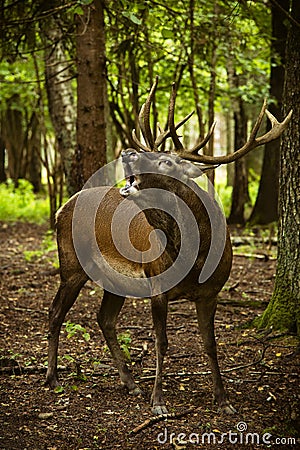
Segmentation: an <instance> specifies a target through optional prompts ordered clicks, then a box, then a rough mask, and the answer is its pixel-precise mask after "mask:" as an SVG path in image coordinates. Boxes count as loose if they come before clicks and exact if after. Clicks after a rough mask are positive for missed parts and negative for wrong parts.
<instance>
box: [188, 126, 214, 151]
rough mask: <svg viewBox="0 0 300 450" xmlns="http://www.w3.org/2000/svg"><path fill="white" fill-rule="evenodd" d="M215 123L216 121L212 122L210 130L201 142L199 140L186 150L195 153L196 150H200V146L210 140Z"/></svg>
mask: <svg viewBox="0 0 300 450" xmlns="http://www.w3.org/2000/svg"><path fill="white" fill-rule="evenodd" d="M216 124H217V122H214V123H213V124H212V126H211V127H210V130H209V132H208V133H207V135H206V136H205V138H204V139H203V140H202V141H201V142H199V144H197V145H195V147H193V148H192V149H191V150H188V152H189V153H197V152H198V150H200V148H203V147H205V146H206V144H207V143H208V141H209V140H210V138H211V136H212V135H213V132H214V130H215V126H216Z"/></svg>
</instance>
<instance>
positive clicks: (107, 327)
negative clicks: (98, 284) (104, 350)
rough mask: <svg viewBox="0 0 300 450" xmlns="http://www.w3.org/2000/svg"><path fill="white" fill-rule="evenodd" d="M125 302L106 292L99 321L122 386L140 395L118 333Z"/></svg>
mask: <svg viewBox="0 0 300 450" xmlns="http://www.w3.org/2000/svg"><path fill="white" fill-rule="evenodd" d="M124 301H125V298H124V297H119V296H118V295H115V294H112V293H110V292H107V291H104V295H103V299H102V302H101V307H100V309H99V312H98V315H97V320H98V324H99V326H100V328H101V330H102V333H103V335H104V337H105V340H106V342H107V345H108V348H109V350H110V352H111V355H112V357H113V360H114V362H115V364H116V367H117V369H118V372H119V375H120V378H121V382H122V384H123V385H125V386H126V387H127V389H128V391H129V393H130V394H133V395H139V394H141V393H142V391H141V389H140V388H139V387H138V386H137V385H136V384H135V382H134V379H133V376H132V375H131V373H130V371H129V369H128V367H127V364H126V360H125V356H124V353H123V352H122V350H121V348H120V345H119V343H118V339H117V333H116V323H117V319H118V315H119V313H120V311H121V309H122V306H123V304H124Z"/></svg>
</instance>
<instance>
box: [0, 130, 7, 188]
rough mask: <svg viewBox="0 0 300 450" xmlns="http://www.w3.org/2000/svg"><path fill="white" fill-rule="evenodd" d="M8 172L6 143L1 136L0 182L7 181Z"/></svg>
mask: <svg viewBox="0 0 300 450" xmlns="http://www.w3.org/2000/svg"><path fill="white" fill-rule="evenodd" d="M5 181H6V173H5V143H4V141H3V139H2V137H1V136H0V183H5Z"/></svg>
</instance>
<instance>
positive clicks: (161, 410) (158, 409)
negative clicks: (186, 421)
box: [151, 405, 168, 416]
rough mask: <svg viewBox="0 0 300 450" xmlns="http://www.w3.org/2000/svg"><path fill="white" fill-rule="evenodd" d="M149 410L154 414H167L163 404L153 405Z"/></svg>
mask: <svg viewBox="0 0 300 450" xmlns="http://www.w3.org/2000/svg"><path fill="white" fill-rule="evenodd" d="M151 411H152V414H153V415H154V416H166V415H167V414H168V410H167V408H166V407H165V405H156V406H153V407H152V409H151Z"/></svg>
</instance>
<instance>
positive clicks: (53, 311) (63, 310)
mask: <svg viewBox="0 0 300 450" xmlns="http://www.w3.org/2000/svg"><path fill="white" fill-rule="evenodd" d="M87 280H88V278H87V276H86V275H85V274H84V273H76V274H74V275H72V276H71V277H70V278H69V279H68V280H67V281H61V283H60V286H59V289H58V291H57V294H56V296H55V298H54V300H53V302H52V305H51V307H50V309H49V336H48V369H47V375H46V383H47V384H49V385H50V387H51V388H55V387H56V386H58V385H59V382H58V376H57V350H58V342H59V333H60V329H61V326H62V323H63V321H64V319H65V317H66V314H67V312H68V311H69V310H70V308H71V307H72V305H73V304H74V303H75V300H76V298H77V296H78V294H79V291H80V289H81V288H82V286H83V285H84V284H85V283H86V281H87Z"/></svg>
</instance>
